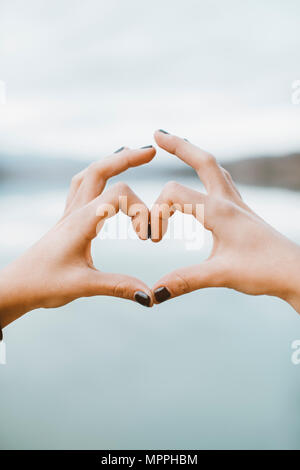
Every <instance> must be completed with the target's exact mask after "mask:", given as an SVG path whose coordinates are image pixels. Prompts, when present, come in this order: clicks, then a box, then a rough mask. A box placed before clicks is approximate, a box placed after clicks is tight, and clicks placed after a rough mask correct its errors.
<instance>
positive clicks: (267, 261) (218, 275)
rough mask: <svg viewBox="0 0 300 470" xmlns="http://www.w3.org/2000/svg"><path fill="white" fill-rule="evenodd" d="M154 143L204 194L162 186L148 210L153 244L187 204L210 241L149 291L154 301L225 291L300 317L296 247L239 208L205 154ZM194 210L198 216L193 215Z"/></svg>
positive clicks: (169, 139) (299, 252)
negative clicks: (264, 300)
mask: <svg viewBox="0 0 300 470" xmlns="http://www.w3.org/2000/svg"><path fill="white" fill-rule="evenodd" d="M154 137H155V140H156V142H157V144H158V146H159V147H161V148H163V149H164V150H166V151H167V152H169V153H170V154H173V155H176V156H177V157H178V158H180V159H181V160H182V161H183V162H185V163H186V164H187V165H190V166H191V167H192V168H194V170H195V171H196V172H197V174H198V176H199V178H200V180H201V181H202V182H203V184H204V186H205V189H206V191H207V193H206V194H204V193H201V192H198V191H194V190H192V189H190V188H187V187H185V186H182V185H181V184H179V183H176V182H170V183H168V184H167V185H166V186H165V187H164V189H163V190H162V192H161V194H160V196H159V197H158V199H157V201H156V203H155V204H154V206H153V208H152V209H151V226H152V227H153V228H152V237H153V241H159V240H160V239H161V238H162V237H163V235H164V233H165V231H166V229H167V223H168V218H169V217H171V216H172V215H173V213H174V212H175V211H176V210H180V211H184V204H190V205H191V204H192V209H191V211H192V213H193V215H194V216H195V217H196V218H197V220H199V222H201V223H202V224H203V225H204V227H205V228H206V229H207V230H209V231H211V233H212V237H213V248H212V252H211V254H210V256H209V257H208V259H207V260H205V261H204V262H201V263H199V264H196V265H194V266H189V267H186V268H182V269H176V270H175V271H173V272H171V273H169V274H167V275H165V276H164V277H163V278H161V279H160V280H159V281H157V282H156V283H155V285H154V286H153V293H154V298H155V292H156V290H157V289H159V288H162V287H165V288H167V289H168V291H169V293H170V298H173V297H177V296H179V295H183V294H187V293H188V292H192V291H195V290H197V289H203V288H206V287H228V288H231V289H235V290H237V291H239V292H244V293H245V294H251V295H261V294H266V295H272V296H276V297H279V298H281V299H283V300H285V301H287V302H289V303H290V305H291V306H292V307H293V308H294V309H295V310H296V311H297V312H298V313H300V287H299V285H300V283H299V279H300V248H299V246H298V245H296V244H295V243H293V242H291V241H290V240H289V239H287V238H286V237H284V236H283V235H282V234H280V233H279V232H277V231H276V230H275V229H274V228H272V227H271V226H270V225H268V224H267V223H266V222H265V221H264V220H262V219H261V218H260V217H259V216H258V215H257V214H255V213H254V212H253V211H252V210H251V209H250V208H249V207H248V206H247V204H245V202H244V201H243V199H242V197H241V195H240V193H239V191H238V190H237V188H236V186H235V185H234V183H233V181H232V179H231V176H230V174H229V173H228V172H227V171H226V170H224V169H223V168H222V167H221V166H219V165H218V163H217V161H216V159H215V158H214V157H213V156H212V155H211V154H210V153H208V152H205V151H204V150H201V149H200V148H198V147H196V146H195V145H193V144H191V143H190V142H187V141H186V140H184V139H181V138H180V137H177V136H174V135H170V134H166V133H163V132H161V131H156V132H155V135H154ZM197 204H200V205H202V206H201V207H202V208H204V214H203V211H202V212H201V211H200V213H196V208H197ZM166 207H168V208H169V210H168V211H167V210H166ZM157 227H159V229H157ZM155 228H156V232H157V237H156V238H154V231H155V230H154V229H155ZM155 302H156V303H157V300H155Z"/></svg>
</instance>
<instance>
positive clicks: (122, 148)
mask: <svg viewBox="0 0 300 470" xmlns="http://www.w3.org/2000/svg"><path fill="white" fill-rule="evenodd" d="M124 148H125V147H120V148H119V149H118V150H116V151H115V152H114V153H119V152H122V150H124Z"/></svg>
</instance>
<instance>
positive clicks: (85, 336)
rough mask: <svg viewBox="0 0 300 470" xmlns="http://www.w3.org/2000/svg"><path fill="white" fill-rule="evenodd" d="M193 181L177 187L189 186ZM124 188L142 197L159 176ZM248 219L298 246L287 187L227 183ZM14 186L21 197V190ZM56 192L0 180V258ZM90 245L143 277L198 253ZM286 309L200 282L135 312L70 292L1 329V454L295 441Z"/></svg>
mask: <svg viewBox="0 0 300 470" xmlns="http://www.w3.org/2000/svg"><path fill="white" fill-rule="evenodd" d="M194 184H195V183H193V182H191V185H194ZM145 186H146V185H145V184H143V183H142V182H140V183H136V182H133V183H132V187H133V188H134V189H135V190H136V191H137V193H138V194H140V195H141V197H142V198H144V200H145V201H146V202H147V203H148V204H151V202H153V194H155V195H156V194H158V193H159V191H160V188H161V182H160V181H156V182H152V183H151V193H150V191H149V190H145ZM240 189H241V191H242V193H243V195H244V197H245V199H246V200H247V202H248V203H249V204H250V205H252V207H253V208H254V209H256V210H258V211H259V213H260V215H262V216H264V217H266V218H267V220H268V221H269V222H271V223H272V224H273V225H275V226H276V227H277V228H278V229H280V230H282V231H284V232H285V233H286V234H287V235H289V236H290V237H292V238H293V239H294V240H296V241H300V230H299V215H300V214H299V212H300V194H299V193H292V192H288V191H279V190H263V189H252V188H240ZM26 191H27V192H26ZM64 198H65V192H64V191H60V190H57V189H52V190H50V189H47V188H46V189H45V190H44V191H39V192H38V193H33V192H32V189H31V190H30V192H29V190H28V189H27V190H26V189H25V188H20V187H19V188H18V189H17V188H11V192H9V191H8V189H5V188H3V189H2V194H1V197H0V199H1V207H0V212H1V218H2V221H1V233H0V237H1V239H0V262H1V266H4V265H5V264H6V263H7V262H9V261H10V260H11V259H13V258H14V257H15V256H17V255H18V254H19V253H21V252H22V251H23V250H24V249H25V248H26V247H27V246H29V245H30V244H31V243H33V242H34V241H35V240H36V239H37V238H38V237H39V236H41V235H42V234H43V233H44V232H45V230H47V228H49V227H50V226H51V225H52V224H53V223H54V222H55V221H56V220H57V218H58V217H59V215H60V213H61V210H62V207H63V202H64ZM205 240H206V241H205V244H204V246H203V247H200V248H199V247H198V248H197V249H193V250H191V249H187V243H186V240H164V241H163V242H161V243H160V244H152V243H151V242H150V241H147V242H143V243H141V242H139V241H138V240H133V239H132V240H121V241H118V240H96V242H95V244H94V245H95V246H94V258H95V264H96V265H97V266H99V267H101V269H103V270H109V271H120V272H122V271H123V272H128V273H129V274H134V275H136V276H138V277H141V278H142V279H143V280H145V282H147V283H149V285H152V284H153V283H154V281H155V280H156V279H157V278H159V277H160V276H161V275H162V274H164V273H165V272H167V271H169V270H171V269H174V268H175V267H177V266H184V265H187V264H194V263H195V262H196V261H195V258H196V257H197V259H199V260H201V259H203V258H204V257H205V256H206V254H207V250H208V247H209V240H208V239H207V237H206V238H205ZM295 339H300V323H299V316H297V314H296V313H295V312H294V311H293V310H292V309H291V308H290V307H289V306H288V305H286V304H285V303H283V302H282V301H280V300H277V299H275V298H268V297H249V296H245V295H242V294H239V293H236V292H233V291H230V290H226V289H218V290H217V289H207V290H203V291H199V292H195V293H192V294H189V295H187V296H183V297H181V298H178V299H176V300H172V301H170V302H166V303H165V304H162V305H161V306H159V307H154V308H153V309H150V310H147V309H145V308H142V307H141V306H139V305H137V304H134V303H131V302H129V301H125V300H119V299H114V298H106V297H96V298H89V299H81V300H77V301H76V302H73V303H72V304H70V305H67V306H65V307H63V308H61V309H57V310H55V309H53V310H39V311H34V312H31V313H29V314H28V315H26V316H24V317H22V318H21V319H20V320H18V321H16V322H15V323H13V324H11V325H10V326H9V327H8V328H6V329H5V340H6V343H7V360H8V363H7V365H6V366H0V389H1V401H0V416H1V421H0V447H1V448H2V449H16V448H18V449H31V448H35V449H43V448H47V449H59V448H61V449H63V448H68V449H76V448H82V449H92V448H99V449H101V448H102V449H107V448H109V449H138V448H147V449H157V448H159V449H195V448H196V449H213V448H224V449H229V448H258V449H262V448H268V449H269V448H270V449H275V448H287V449H289V448H294V449H295V448H297V449H300V437H299V436H300V400H299V397H300V365H299V366H295V365H293V364H292V362H291V354H292V349H291V343H292V341H293V340H295Z"/></svg>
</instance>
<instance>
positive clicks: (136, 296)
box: [134, 290, 150, 307]
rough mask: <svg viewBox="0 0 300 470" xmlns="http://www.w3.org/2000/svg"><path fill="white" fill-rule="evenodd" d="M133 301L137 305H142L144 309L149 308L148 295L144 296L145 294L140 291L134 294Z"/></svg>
mask: <svg viewBox="0 0 300 470" xmlns="http://www.w3.org/2000/svg"><path fill="white" fill-rule="evenodd" d="M134 299H135V300H136V302H138V303H139V304H141V305H144V307H150V297H149V295H147V294H145V292H143V291H141V290H138V291H137V292H136V293H135V294H134Z"/></svg>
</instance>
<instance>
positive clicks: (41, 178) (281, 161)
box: [0, 154, 300, 191]
mask: <svg viewBox="0 0 300 470" xmlns="http://www.w3.org/2000/svg"><path fill="white" fill-rule="evenodd" d="M87 164H88V162H86V161H78V160H71V159H67V158H61V159H59V158H37V157H31V156H23V157H11V158H10V157H7V156H5V157H1V156H0V184H1V181H7V180H10V179H14V180H18V181H19V180H22V182H24V183H26V181H27V182H28V181H30V182H31V184H32V185H33V186H35V185H41V184H42V185H45V186H49V185H51V186H60V185H64V186H65V185H68V184H69V181H70V179H71V177H72V176H73V175H74V174H75V173H77V172H79V171H80V170H82V169H83V168H85V167H86V166H87ZM221 164H222V166H223V167H224V168H226V169H227V170H228V171H229V172H230V173H231V175H232V178H233V179H234V181H236V182H237V183H241V184H247V185H251V186H263V187H277V188H286V189H291V190H297V191H298V190H300V154H293V155H287V156H282V157H252V158H250V157H249V158H247V159H241V160H235V161H232V162H224V163H222V162H221ZM195 177H196V176H195V172H194V171H193V170H192V169H191V168H190V167H188V166H187V165H184V164H183V163H182V162H180V161H179V160H178V159H171V160H170V163H169V164H168V163H167V162H166V160H165V161H164V162H159V161H158V160H157V159H155V160H153V162H151V164H149V165H145V166H141V167H137V168H134V169H131V170H129V171H128V172H126V179H128V180H129V181H130V180H134V179H136V178H139V179H145V180H147V179H151V178H162V179H163V180H165V181H166V180H169V179H179V180H180V179H183V180H185V182H186V183H187V184H188V180H189V179H190V178H195ZM119 178H121V179H124V175H121V176H120V177H119ZM117 179H118V177H117Z"/></svg>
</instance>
